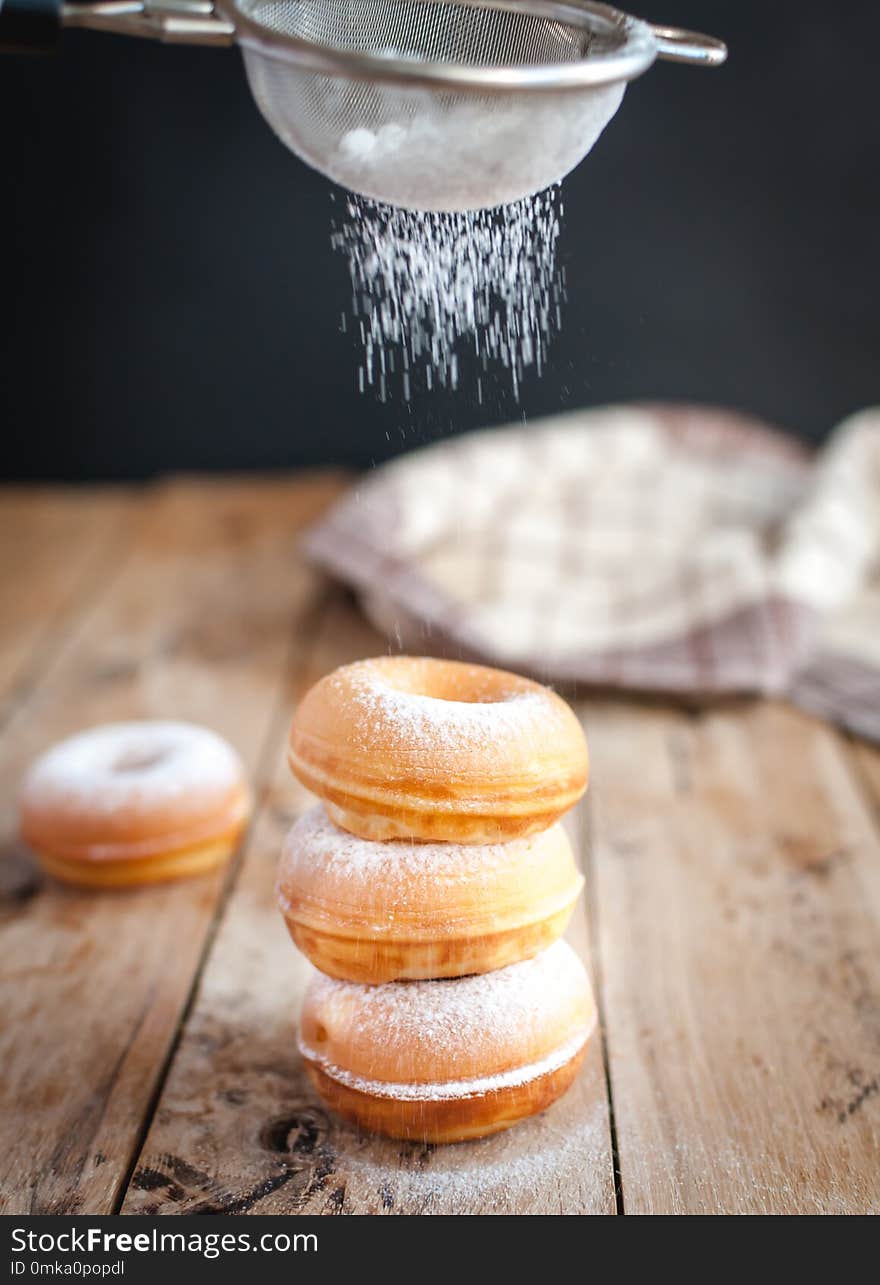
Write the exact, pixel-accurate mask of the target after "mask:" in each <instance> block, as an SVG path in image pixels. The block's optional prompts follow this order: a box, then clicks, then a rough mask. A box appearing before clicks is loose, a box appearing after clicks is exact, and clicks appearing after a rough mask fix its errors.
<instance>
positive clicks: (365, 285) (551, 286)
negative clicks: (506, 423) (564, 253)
mask: <svg viewBox="0 0 880 1285" xmlns="http://www.w3.org/2000/svg"><path fill="white" fill-rule="evenodd" d="M367 141H368V140H360V143H359V144H358V145H360V146H366V145H367ZM356 143H357V140H353V141H352V146H355V144H356ZM344 209H345V214H344V217H343V218H342V219H341V220H340V221H338V222H337V223H336V224H335V225H334V228H333V233H332V245H333V248H334V249H335V250H336V251H337V252H339V253H340V254H341V255H342V256H343V257H344V259H345V260H346V262H347V266H348V271H349V275H350V279H351V290H352V298H351V307H350V310H349V311H348V312H347V313H343V314H342V318H341V322H340V329H341V330H342V331H343V333H346V334H350V335H352V337H353V340H354V343H355V344H356V346H357V348H358V350H359V353H360V358H361V360H360V366H359V369H358V373H357V382H358V387H359V389H360V391H361V392H367V391H372V392H373V393H375V395H376V396H378V397H379V398H380V400H382V401H387V400H389V399H390V398H392V397H394V398H401V399H402V400H403V401H405V402H409V401H410V400H411V398H412V397H413V396H415V395H416V393H417V392H419V391H425V392H429V393H430V392H431V391H433V390H435V389H446V390H449V391H455V390H457V389H459V388H461V387H464V386H465V385H467V386H469V387H471V388H472V391H473V393H474V395H475V396H476V399H477V401H478V402H480V403H481V402H482V401H483V397H484V395H485V393H486V391H487V390H488V387H489V386H490V383H495V382H496V381H497V380H498V379H499V376H500V378H501V379H502V380H503V381H504V382H506V383H507V386H508V387H509V389H510V391H511V392H512V394H513V396H514V398H515V399H516V400H518V399H519V396H520V389H521V386H522V382H523V378H524V376H525V374H526V372H529V371H533V372H534V373H535V374H536V375H538V376H540V375H541V373H542V372H543V369H544V366H545V363H546V360H547V352H548V348H549V346H550V343H551V341H552V339H553V338H554V336H555V335H556V334H557V333H558V332H559V330H560V328H561V324H562V311H563V306H564V303H565V273H564V269H563V268H561V267H558V266H557V261H556V259H557V256H556V251H557V242H558V239H559V232H560V225H561V219H562V202H561V198H560V195H559V188H558V186H557V187H552V188H548V189H547V190H546V191H544V192H540V193H538V194H537V195H536V196H530V197H526V198H525V199H524V200H521V201H517V202H516V203H514V204H512V205H504V206H499V207H496V208H495V209H491V210H475V211H469V212H466V213H438V212H427V211H417V210H409V209H403V208H398V207H396V206H390V205H381V204H378V203H376V202H374V201H370V200H367V199H366V198H363V197H358V196H352V195H350V196H348V197H347V198H346V202H345V206H344Z"/></svg>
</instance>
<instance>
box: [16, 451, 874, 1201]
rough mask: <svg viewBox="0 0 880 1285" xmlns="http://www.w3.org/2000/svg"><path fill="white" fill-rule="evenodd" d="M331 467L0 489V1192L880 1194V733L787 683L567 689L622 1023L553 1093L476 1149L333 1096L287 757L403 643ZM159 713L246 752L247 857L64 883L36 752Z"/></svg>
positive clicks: (576, 1197)
mask: <svg viewBox="0 0 880 1285" xmlns="http://www.w3.org/2000/svg"><path fill="white" fill-rule="evenodd" d="M341 485H342V482H341V480H340V479H339V478H334V477H332V476H327V475H312V476H309V477H292V478H273V479H271V480H247V481H239V480H234V481H222V482H216V481H215V482H200V481H193V480H187V481H176V480H172V481H168V482H164V483H161V484H158V485H155V486H151V487H148V488H143V489H122V490H85V491H69V490H56V489H38V490H21V489H16V490H8V491H6V492H2V493H0V805H2V826H3V836H2V850H0V916H2V933H3V941H2V950H0V977H2V1010H0V1011H2V1019H3V1029H2V1036H0V1044H2V1063H0V1065H2V1070H3V1073H2V1077H0V1098H2V1106H0V1209H2V1210H3V1211H5V1212H8V1213H12V1212H27V1211H31V1212H38V1213H105V1212H114V1211H121V1212H123V1213H178V1212H188V1211H196V1212H218V1213H248V1212H251V1211H253V1212H255V1213H256V1212H258V1213H274V1212H283V1213H313V1212H317V1213H333V1214H337V1213H380V1214H382V1213H389V1214H399V1213H508V1212H524V1213H614V1212H626V1213H740V1212H749V1213H820V1212H825V1213H847V1212H850V1213H861V1212H866V1211H870V1210H873V1211H875V1212H876V1211H877V1210H878V1208H880V1163H878V1156H880V1146H878V1143H880V754H878V753H877V752H876V751H874V750H872V749H869V748H867V747H865V746H862V745H858V744H854V743H852V742H850V741H848V740H847V739H846V738H845V737H844V736H842V735H840V734H839V733H838V732H836V731H834V730H832V729H830V728H828V727H826V726H824V725H822V724H821V723H818V722H815V721H813V720H812V719H810V718H808V717H806V716H805V715H803V714H801V713H797V712H795V711H794V710H792V709H790V708H788V707H786V706H785V705H783V704H770V703H754V702H743V703H738V704H731V705H726V706H716V707H714V708H712V709H710V710H706V711H704V712H701V713H695V712H693V711H687V710H683V709H680V708H675V707H672V706H669V705H661V704H653V705H649V704H645V703H635V702H632V703H631V702H624V701H619V700H610V699H590V700H585V701H581V702H579V703H578V708H579V710H580V711H581V712H582V714H583V719H584V723H585V726H586V728H587V732H588V735H589V738H590V744H591V749H592V756H593V764H594V769H593V771H594V776H593V782H592V788H591V791H590V794H589V796H588V801H587V802H586V804H585V805H584V806H583V807H582V808H581V809H579V812H578V814H577V815H575V817H574V818H573V822H572V824H573V828H574V831H575V834H576V837H577V840H578V847H579V850H580V853H581V857H582V860H583V863H584V867H585V871H586V876H587V888H586V895H585V897H584V899H583V900H582V902H581V906H580V909H579V910H578V911H577V912H576V914H575V921H574V923H573V926H572V930H571V938H572V941H573V942H574V944H575V946H576V947H577V948H578V949H579V950H580V951H581V952H582V954H583V957H584V959H585V960H586V962H587V964H588V966H589V968H590V970H591V972H592V975H593V978H594V981H595V984H596V987H597V992H598V996H599V1000H600V1007H601V1016H602V1028H601V1036H600V1037H599V1038H597V1039H596V1041H595V1042H594V1045H593V1048H592V1053H591V1055H590V1056H589V1057H588V1059H587V1063H586V1065H585V1067H584V1071H583V1074H582V1075H581V1077H580V1080H579V1082H578V1083H577V1085H576V1086H575V1088H574V1089H573V1090H572V1091H571V1093H569V1094H568V1096H567V1097H566V1098H565V1099H564V1100H563V1101H562V1102H560V1103H558V1104H557V1105H556V1106H555V1107H553V1108H552V1109H551V1110H550V1111H548V1112H547V1113H546V1114H545V1115H544V1116H542V1117H540V1118H538V1119H536V1120H533V1121H530V1122H528V1123H526V1124H524V1125H521V1126H520V1127H518V1128H516V1129H513V1130H511V1131H510V1132H508V1133H506V1134H502V1135H500V1136H499V1137H497V1138H494V1139H489V1140H486V1141H483V1142H476V1143H468V1144H464V1145H461V1146H458V1147H425V1146H413V1145H409V1144H399V1143H392V1142H386V1141H381V1140H377V1139H372V1138H369V1137H366V1136H361V1135H359V1134H358V1133H357V1132H355V1131H354V1130H352V1129H351V1128H349V1127H348V1126H346V1125H344V1124H341V1123H340V1122H338V1121H336V1120H334V1119H332V1118H330V1117H329V1116H328V1115H327V1113H326V1112H325V1111H324V1110H323V1109H322V1108H321V1106H320V1105H319V1103H318V1102H317V1101H316V1099H315V1096H314V1094H313V1093H312V1091H311V1089H310V1087H309V1086H308V1084H307V1082H306V1079H305V1077H304V1075H303V1073H302V1069H301V1066H300V1062H299V1058H298V1055H297V1052H296V1045H295V1026H296V1016H297V1010H298V1006H299V1002H300V999H301V995H302V991H303V987H304V985H305V982H306V979H307V975H308V971H309V970H308V966H307V965H306V964H305V962H304V961H303V960H302V959H301V958H300V957H299V956H298V955H297V953H296V952H295V951H294V949H293V947H292V946H291V944H290V942H289V940H288V938H287V935H286V932H285V930H284V927H283V924H282V922H281V919H280V916H279V915H278V913H277V911H276V910H275V907H274V904H273V899H272V883H273V873H274V866H275V862H276V858H277V854H278V850H279V845H280V843H281V839H282V836H283V834H284V832H285V830H286V828H287V827H288V826H289V825H290V823H291V821H292V820H293V818H294V817H295V816H296V815H297V814H298V813H299V812H300V811H301V810H302V808H303V807H304V806H305V805H306V803H307V797H306V795H305V793H304V791H303V790H302V789H301V788H300V787H299V786H298V785H296V783H294V782H293V781H292V780H291V779H290V777H289V774H288V773H287V771H286V769H285V767H284V764H283V756H282V746H283V742H284V737H285V732H286V728H287V724H288V720H289V718H290V714H291V711H292V708H293V706H294V704H295V702H296V699H297V697H298V694H299V693H301V692H302V691H303V690H304V688H305V687H306V686H307V685H308V684H309V683H311V682H312V681H314V680H315V679H316V678H317V677H319V676H320V675H321V674H323V673H324V672H326V671H327V670H328V669H330V668H332V667H333V666H335V665H337V664H340V663H342V662H344V661H347V660H351V659H354V658H355V657H358V656H363V655H368V654H371V653H375V652H379V651H382V650H384V649H385V646H386V644H385V643H384V641H383V640H382V639H380V638H379V637H378V636H377V635H376V634H374V633H373V632H372V631H371V629H370V628H369V627H368V626H367V625H366V624H365V623H364V622H363V620H362V618H361V617H360V616H359V615H358V613H357V611H356V609H355V608H354V606H353V605H352V603H351V602H350V601H349V599H348V598H347V596H346V595H345V594H344V593H342V592H341V591H339V590H338V589H336V588H334V587H332V586H330V585H329V584H328V583H327V582H326V581H324V580H322V579H321V578H320V577H318V576H316V575H315V574H314V573H313V572H312V571H310V569H309V568H308V566H307V565H306V564H305V562H304V561H303V559H302V557H301V556H300V553H299V551H298V535H299V533H300V532H301V531H302V530H303V529H304V528H305V527H306V526H307V525H308V524H309V523H310V522H311V521H312V520H314V518H315V517H316V516H317V515H318V514H319V513H320V512H321V510H322V508H323V507H324V506H325V505H326V504H327V503H328V502H329V501H330V500H331V499H332V498H333V496H334V495H335V494H337V493H338V491H339V488H340V486H341ZM142 716H158V717H174V718H183V719H192V720H194V721H197V722H202V723H206V724H208V725H210V726H212V727H214V728H216V729H217V730H218V731H220V732H221V733H222V734H224V735H225V736H227V737H228V738H229V739H230V740H231V741H232V742H233V743H234V744H235V745H236V746H237V747H238V749H239V750H240V752H241V754H242V755H243V757H244V759H245V761H246V763H247V766H248V769H249V771H250V773H251V776H252V779H253V781H254V782H255V785H256V793H257V800H258V807H257V813H256V817H255V821H254V824H253V826H252V828H251V831H250V833H249V835H248V837H247V840H246V842H245V843H244V844H243V846H242V849H241V851H240V853H239V855H238V857H237V858H236V860H235V861H234V862H233V864H232V866H231V867H230V869H229V870H228V871H227V872H225V873H223V874H218V875H216V876H212V877H208V878H203V879H200V880H196V881H193V882H189V883H181V884H177V885H170V886H167V887H164V888H155V889H145V890H138V891H131V892H122V893H107V894H89V893H78V892H74V891H70V890H66V889H64V888H62V887H60V886H58V885H55V884H53V883H52V882H49V881H46V880H45V879H43V878H42V877H41V875H40V874H39V873H38V871H37V870H36V868H35V866H34V865H33V863H32V861H31V859H30V857H29V856H28V854H27V853H25V852H24V851H22V849H21V848H20V847H19V845H18V844H17V842H16V839H15V795H16V790H17V787H18V784H19V782H20V780H21V777H22V774H23V772H24V771H25V769H26V767H27V764H28V763H29V762H30V760H31V759H32V758H33V757H34V755H36V754H38V753H39V752H40V751H42V750H44V749H45V748H46V747H47V746H49V745H50V744H52V742H53V741H55V740H57V739H58V738H59V737H62V736H65V735H67V734H69V733H71V732H73V731H76V730H77V729H79V728H82V727H85V726H88V725H90V724H94V723H98V722H102V721H105V720H110V719H121V718H132V717H142Z"/></svg>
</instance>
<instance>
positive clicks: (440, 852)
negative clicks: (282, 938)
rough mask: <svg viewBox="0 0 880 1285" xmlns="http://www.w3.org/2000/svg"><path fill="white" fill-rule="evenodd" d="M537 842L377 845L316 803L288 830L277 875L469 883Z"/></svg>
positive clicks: (404, 882) (401, 882)
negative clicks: (335, 820)
mask: <svg viewBox="0 0 880 1285" xmlns="http://www.w3.org/2000/svg"><path fill="white" fill-rule="evenodd" d="M540 842H543V834H542V835H533V836H530V837H529V838H526V839H513V840H511V841H510V842H509V843H486V844H459V843H415V842H411V841H410V840H407V839H398V840H393V841H391V842H390V843H377V842H375V841H373V840H371V839H360V838H358V836H357V835H354V834H351V833H350V832H349V831H348V830H342V829H340V828H339V826H337V825H334V824H333V822H332V821H331V820H330V818H329V817H328V816H327V813H326V812H325V811H324V808H323V806H321V805H320V804H319V805H318V806H316V807H314V808H311V809H310V810H309V811H308V812H306V814H305V815H304V816H302V817H300V819H299V821H297V822H296V824H295V825H294V826H293V828H292V829H291V830H290V832H289V833H288V835H287V838H286V839H285V842H284V848H283V850H282V854H281V875H282V877H283V875H284V873H285V871H287V872H289V873H291V874H293V873H294V872H301V873H302V874H304V875H327V874H332V875H339V876H341V877H342V878H346V877H350V878H352V879H356V880H357V882H358V883H363V882H364V881H366V880H369V879H371V878H377V879H382V880H383V881H385V882H388V881H391V882H393V884H394V885H395V888H396V887H398V886H399V887H400V888H401V889H405V887H406V885H407V884H410V883H411V882H412V881H413V880H414V879H415V880H418V881H420V882H421V881H423V880H425V879H432V880H435V879H442V880H443V881H444V882H448V881H450V880H453V881H460V882H462V883H464V882H467V883H470V884H472V883H473V881H474V880H475V879H479V878H480V877H481V876H482V877H483V878H485V879H487V880H488V879H490V878H491V876H492V874H493V872H494V871H497V870H498V869H506V868H507V867H508V866H509V865H510V863H511V861H513V860H516V859H518V858H521V857H525V855H526V854H527V853H529V852H530V851H531V850H532V849H533V848H534V846H535V844H536V843H540Z"/></svg>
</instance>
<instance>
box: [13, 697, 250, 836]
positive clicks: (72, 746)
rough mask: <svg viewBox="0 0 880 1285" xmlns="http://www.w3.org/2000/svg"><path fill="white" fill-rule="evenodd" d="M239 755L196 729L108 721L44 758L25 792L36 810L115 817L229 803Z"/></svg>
mask: <svg viewBox="0 0 880 1285" xmlns="http://www.w3.org/2000/svg"><path fill="white" fill-rule="evenodd" d="M242 772H243V769H242V764H241V760H240V759H239V757H238V755H237V754H236V753H235V751H234V750H233V749H232V747H231V746H230V745H228V744H227V742H226V741H224V740H223V739H222V737H220V736H218V735H217V734H216V733H215V732H212V731H210V730H209V729H208V728H204V727H196V726H195V725H194V724H192V723H179V722H165V721H159V720H156V721H143V722H131V723H106V724H103V725H101V726H99V727H93V728H91V729H89V730H88V731H85V732H79V733H77V735H75V736H71V737H69V738H68V739H67V740H64V741H61V742H60V743H59V744H58V745H55V746H53V748H52V749H50V750H48V751H47V752H46V753H45V754H43V755H42V756H41V757H40V758H39V759H37V761H36V762H35V763H34V765H33V766H32V768H31V770H30V772H29V773H28V775H27V777H26V778H25V781H24V785H23V787H22V804H23V806H25V807H28V808H33V809H35V810H36V809H40V810H43V809H46V810H54V809H60V810H63V809H66V808H78V807H81V806H87V807H88V809H89V811H91V812H96V813H100V814H103V815H105V816H112V815H113V814H114V813H116V812H118V811H119V810H121V809H135V810H144V811H148V810H150V809H153V808H156V807H162V806H164V805H166V804H169V803H174V802H175V801H176V800H179V799H184V798H187V797H190V796H196V797H197V798H210V797H214V796H216V797H217V798H222V797H223V796H224V795H226V794H228V793H229V792H230V791H232V790H234V789H235V787H236V785H237V784H239V783H240V782H241V780H242Z"/></svg>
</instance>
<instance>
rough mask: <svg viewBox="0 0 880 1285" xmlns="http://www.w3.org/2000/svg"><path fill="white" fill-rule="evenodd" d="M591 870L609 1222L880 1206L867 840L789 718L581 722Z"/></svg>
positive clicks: (656, 715)
mask: <svg viewBox="0 0 880 1285" xmlns="http://www.w3.org/2000/svg"><path fill="white" fill-rule="evenodd" d="M588 726H589V729H590V734H591V744H592V749H593V762H594V792H593V799H594V803H593V808H592V815H591V820H592V827H593V856H592V860H593V865H594V871H595V887H596V891H597V896H598V908H599V953H600V958H601V973H602V980H603V998H604V1006H605V1012H606V1019H607V1038H608V1049H609V1062H610V1072H611V1090H612V1099H613V1106H614V1117H615V1123H616V1132H617V1140H618V1147H619V1157H620V1170H621V1179H622V1195H623V1204H624V1208H625V1211H626V1212H635V1213H649V1212H650V1213H789V1214H790V1213H863V1212H867V1211H869V1210H873V1211H874V1212H877V1210H878V1208H880V1166H878V1164H877V1156H878V1148H880V841H878V834H877V830H876V828H875V826H874V824H873V821H872V818H871V816H870V813H869V811H868V809H867V807H866V805H865V802H864V799H863V798H862V796H861V794H860V792H859V790H858V788H857V786H856V783H855V781H854V779H853V776H852V774H851V772H850V769H849V766H848V763H847V760H846V757H845V755H844V753H843V752H842V749H841V742H840V739H839V737H838V736H837V735H836V734H835V733H834V732H832V731H831V730H829V729H828V728H826V727H824V726H822V725H820V724H818V723H816V722H813V721H811V720H810V719H809V718H807V717H806V716H804V715H802V714H799V713H797V712H795V711H793V710H791V709H787V708H782V707H778V706H773V705H755V706H751V707H748V706H746V707H738V708H737V707H733V708H728V709H726V710H721V711H716V712H712V713H707V714H704V715H703V716H700V717H688V716H687V715H686V714H684V713H680V712H675V711H671V710H664V709H653V710H650V709H645V708H638V707H636V706H632V707H626V706H622V705H620V706H612V705H604V706H599V705H597V706H596V707H595V708H594V709H593V710H592V712H591V714H590V717H589V720H588Z"/></svg>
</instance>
